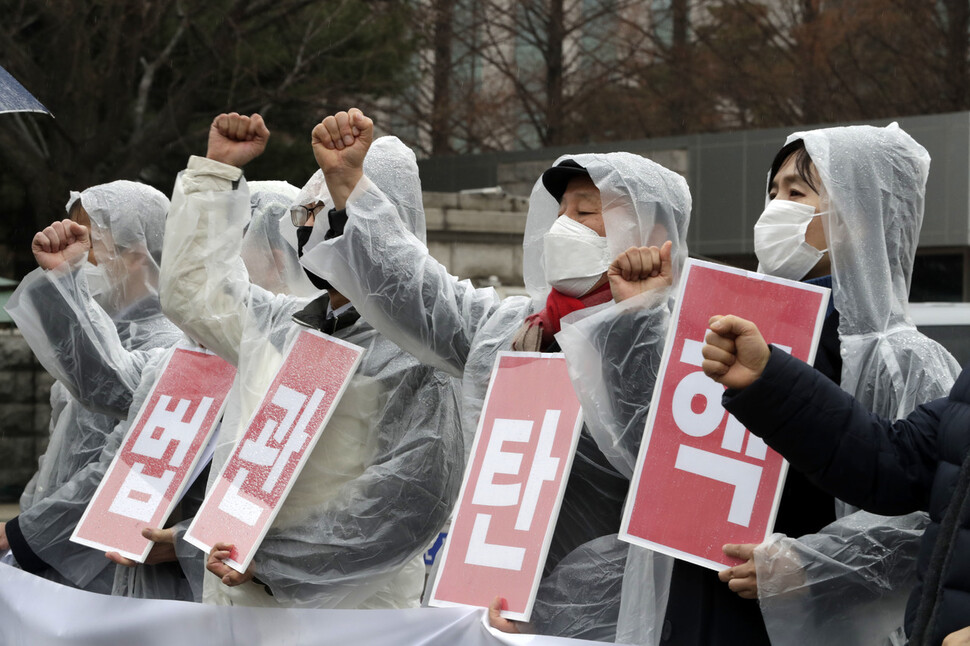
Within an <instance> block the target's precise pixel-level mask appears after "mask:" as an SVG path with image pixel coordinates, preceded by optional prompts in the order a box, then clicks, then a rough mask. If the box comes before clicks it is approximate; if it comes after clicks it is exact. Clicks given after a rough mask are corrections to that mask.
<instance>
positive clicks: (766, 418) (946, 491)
mask: <svg viewBox="0 0 970 646" xmlns="http://www.w3.org/2000/svg"><path fill="white" fill-rule="evenodd" d="M710 328H711V331H710V332H708V334H707V337H706V343H705V345H704V348H703V351H702V352H703V356H704V364H703V368H704V372H705V374H707V375H708V376H709V377H711V378H712V379H715V380H716V381H718V382H719V383H722V384H724V385H725V386H727V387H728V390H727V392H726V393H725V395H724V406H725V408H727V410H728V411H729V412H731V414H733V415H734V416H735V417H736V418H737V419H738V420H739V421H740V422H741V423H742V424H744V425H745V426H746V427H747V428H748V429H750V430H751V431H752V432H754V433H756V434H757V435H759V436H761V437H762V438H764V440H765V441H766V442H767V443H768V445H769V446H771V447H772V448H774V449H775V450H777V451H778V452H779V453H781V454H782V455H783V456H785V458H786V459H787V460H789V462H790V463H791V464H792V466H793V467H795V468H797V469H799V470H801V471H803V472H805V473H806V474H807V475H808V476H809V477H810V478H811V479H812V481H813V482H816V483H818V484H819V485H820V486H822V487H824V488H825V489H826V490H828V491H830V492H832V493H833V494H834V495H836V496H839V497H840V498H842V499H843V500H845V501H846V502H848V503H850V504H854V505H858V506H860V507H862V508H863V509H867V510H870V511H872V512H874V513H878V514H905V513H910V512H912V511H916V510H924V511H927V512H928V513H929V515H930V525H929V527H928V528H927V529H926V532H925V533H924V535H923V540H922V543H921V545H920V552H919V560H918V574H919V579H920V584H919V585H918V586H917V588H916V590H914V592H913V593H912V595H911V596H910V599H909V603H908V605H907V608H906V618H905V624H906V633H907V635H908V636H909V640H910V641H909V643H910V644H914V645H920V646H922V645H930V644H933V645H935V644H940V643H943V640H944V638H945V637H946V636H947V635H949V636H950V637H949V638H948V639H952V640H956V639H957V638H958V637H959V636H963V638H964V639H965V638H966V631H961V629H964V628H965V627H966V626H967V625H968V619H967V618H968V617H970V601H968V600H970V595H968V594H967V591H968V590H970V578H968V577H967V576H966V567H967V559H966V556H965V551H964V552H961V551H959V550H960V546H962V545H964V544H965V543H966V541H967V540H968V536H970V523H968V518H970V513H968V510H970V504H968V502H967V501H968V492H970V460H968V459H967V454H968V451H967V447H968V446H970V426H968V424H967V416H968V408H967V407H968V402H970V397H968V394H967V392H966V391H967V383H968V382H967V373H966V372H964V373H963V374H961V376H960V378H959V379H958V380H957V383H956V384H955V385H954V387H953V389H952V390H951V391H950V393H949V396H947V397H942V398H939V399H936V400H934V401H932V402H930V403H928V404H923V405H921V406H918V407H917V408H916V409H915V410H914V411H913V412H912V413H910V414H909V415H908V416H907V417H905V418H902V419H899V420H897V421H895V422H891V421H890V420H888V419H886V418H884V417H881V416H878V415H874V414H872V413H870V412H869V410H868V408H867V407H866V406H865V405H864V404H862V403H861V402H859V401H858V400H857V399H855V398H853V397H852V395H850V394H849V393H847V392H845V391H843V390H842V389H840V388H839V387H837V386H836V385H835V384H833V383H831V382H830V381H829V380H828V379H826V378H825V377H823V376H822V375H821V374H820V373H818V372H817V371H815V370H813V369H812V368H810V367H809V366H807V365H805V364H804V363H803V362H801V361H799V360H797V359H794V358H792V357H791V356H789V355H788V354H786V353H784V352H779V351H778V350H776V349H769V347H768V345H767V344H766V343H765V341H764V339H763V338H762V337H761V334H760V332H759V331H758V329H757V327H756V326H755V325H754V324H753V323H751V322H750V321H745V320H744V319H740V318H737V317H734V316H720V315H718V316H713V317H712V318H711V324H710ZM914 350H919V348H914ZM957 631H961V632H960V635H951V633H954V632H957ZM948 643H949V642H948Z"/></svg>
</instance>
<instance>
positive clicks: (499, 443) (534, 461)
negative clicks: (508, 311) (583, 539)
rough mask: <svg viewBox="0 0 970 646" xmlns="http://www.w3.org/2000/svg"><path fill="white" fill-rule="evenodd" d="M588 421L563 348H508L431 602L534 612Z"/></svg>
mask: <svg viewBox="0 0 970 646" xmlns="http://www.w3.org/2000/svg"><path fill="white" fill-rule="evenodd" d="M582 423H583V421H582V411H581V410H580V407H579V400H578V399H577V398H576V394H575V392H573V387H572V384H571V383H570V381H569V374H568V372H567V370H566V360H565V359H564V358H563V355H561V354H539V353H527V352H500V353H499V356H498V359H497V360H496V362H495V367H494V368H493V370H492V380H491V383H490V384H489V387H488V393H487V394H486V396H485V406H484V408H483V410H482V416H481V419H480V421H479V426H478V432H477V433H476V435H475V442H474V444H473V445H472V450H471V457H470V459H469V463H468V468H467V469H466V471H465V481H464V483H463V484H462V489H461V494H460V496H459V499H458V505H457V507H456V512H455V519H454V521H453V522H452V525H451V532H450V533H449V534H448V539H447V543H446V544H445V549H444V554H443V555H442V557H441V565H440V566H439V569H438V578H437V580H436V581H435V584H434V589H433V590H432V594H431V600H430V602H429V603H430V605H432V606H439V607H441V606H454V605H470V606H481V607H487V606H488V604H489V603H490V602H491V601H492V598H493V597H495V596H496V595H502V596H504V597H505V598H506V600H507V601H508V609H507V610H505V611H503V612H502V615H503V616H504V617H508V618H510V619H520V620H523V621H528V619H529V616H530V615H531V614H532V604H533V602H534V601H535V594H536V589H537V588H538V586H539V577H540V575H541V574H542V567H543V565H544V563H545V560H546V553H547V552H548V551H549V542H550V540H551V539H552V531H553V529H554V528H555V525H556V518H557V517H558V514H559V506H560V504H561V503H562V496H563V492H564V491H565V487H566V479H567V476H568V474H569V469H570V466H571V465H572V459H573V453H574V452H575V450H576V443H577V442H578V441H579V431H580V429H581V428H582Z"/></svg>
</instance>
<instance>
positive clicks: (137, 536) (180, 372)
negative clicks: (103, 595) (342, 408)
mask: <svg viewBox="0 0 970 646" xmlns="http://www.w3.org/2000/svg"><path fill="white" fill-rule="evenodd" d="M235 375H236V369H235V368H234V367H233V366H232V365H231V364H229V363H226V362H225V361H223V360H222V359H220V358H219V357H217V356H216V355H214V354H212V353H211V352H208V351H205V350H198V349H189V348H182V347H180V348H176V349H175V351H174V352H173V353H172V354H171V356H169V358H168V359H167V360H166V363H165V366H164V367H163V368H162V371H161V374H160V375H159V377H158V379H157V380H156V382H155V385H154V386H152V390H151V392H150V393H149V395H148V397H147V399H146V400H145V403H144V404H143V405H142V407H141V409H140V410H139V411H138V415H137V416H136V417H135V421H134V423H133V424H132V427H131V430H130V431H129V432H128V435H127V436H126V437H125V440H124V444H123V445H122V446H121V448H120V449H119V451H118V453H117V454H116V455H115V458H114V460H113V461H112V462H111V465H110V466H109V467H108V471H107V473H106V474H105V476H104V478H103V479H102V480H101V484H100V485H99V486H98V489H97V491H96V492H95V494H94V498H92V500H91V502H90V504H88V507H87V509H86V510H85V511H84V515H83V516H82V517H81V521H80V522H79V523H78V525H77V527H76V528H75V529H74V534H73V535H72V536H71V540H72V541H74V542H76V543H81V544H82V545H87V546H89V547H94V548H96V549H99V550H104V551H113V552H119V553H120V554H122V555H123V556H125V557H127V558H130V559H132V560H135V561H138V562H140V563H141V562H144V560H145V558H146V557H147V556H148V552H149V551H150V550H151V547H152V542H151V541H149V540H148V539H146V538H144V537H142V535H141V530H142V529H144V528H145V527H162V525H163V524H164V523H165V520H166V519H167V518H168V516H169V514H171V513H172V509H173V508H174V507H175V505H176V504H177V502H178V500H179V498H180V495H181V492H182V490H183V489H184V488H185V487H186V486H187V485H188V484H189V475H190V474H191V473H192V472H193V468H194V467H195V464H196V462H197V461H198V459H199V455H200V454H201V453H202V451H203V449H204V448H205V446H206V444H207V443H208V441H209V438H210V436H211V434H212V432H213V429H214V428H215V426H216V422H217V421H218V420H219V418H220V417H221V416H222V408H223V406H224V405H225V401H226V395H227V394H228V393H229V388H230V386H232V380H233V378H234V377H235Z"/></svg>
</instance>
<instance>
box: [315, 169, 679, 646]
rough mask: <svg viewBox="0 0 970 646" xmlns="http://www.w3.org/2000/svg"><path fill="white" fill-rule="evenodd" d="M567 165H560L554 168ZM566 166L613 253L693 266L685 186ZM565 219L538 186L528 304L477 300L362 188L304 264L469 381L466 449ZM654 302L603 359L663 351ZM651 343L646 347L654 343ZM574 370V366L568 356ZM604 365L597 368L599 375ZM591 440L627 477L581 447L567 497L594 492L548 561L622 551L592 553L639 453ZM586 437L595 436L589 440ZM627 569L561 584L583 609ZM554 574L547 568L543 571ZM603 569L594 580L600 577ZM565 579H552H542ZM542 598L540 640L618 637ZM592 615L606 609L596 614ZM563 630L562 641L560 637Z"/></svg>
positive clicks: (564, 517) (569, 514) (549, 592)
mask: <svg viewBox="0 0 970 646" xmlns="http://www.w3.org/2000/svg"><path fill="white" fill-rule="evenodd" d="M566 158H567V157H563V158H560V159H559V160H558V161H557V163H559V162H561V161H562V160H564V159H566ZM568 158H571V159H574V160H575V161H576V162H577V163H578V164H580V165H581V166H583V167H585V168H586V169H587V171H588V173H589V175H590V177H591V178H592V179H593V181H594V182H595V183H596V185H597V187H598V188H599V189H600V193H601V197H602V201H603V212H604V221H605V223H606V233H607V240H608V246H609V251H610V252H611V253H612V254H614V255H615V254H618V253H620V252H621V251H624V250H626V249H627V248H628V247H630V246H632V245H644V244H657V245H659V244H661V243H662V242H663V241H665V240H667V239H668V238H673V239H674V258H675V266H677V267H678V268H679V267H681V266H682V264H683V262H684V259H685V258H686V255H687V250H686V245H685V244H684V242H685V235H686V226H687V219H688V216H689V212H690V194H689V191H688V189H687V184H686V182H685V181H684V180H683V178H681V177H680V176H678V175H677V174H675V173H673V172H671V171H668V170H667V169H664V168H663V167H661V166H659V165H657V164H655V163H654V162H651V161H649V160H647V159H644V158H642V157H639V156H636V155H632V154H628V153H611V154H587V155H575V156H569V157H568ZM365 175H366V169H365ZM558 210H559V207H558V204H557V202H556V200H555V198H553V196H552V195H551V194H549V192H548V191H547V190H546V188H545V187H544V186H543V184H542V181H541V180H540V181H538V182H537V183H536V186H535V188H534V189H533V192H532V197H531V200H530V204H529V213H528V219H527V222H526V232H525V240H524V244H523V249H524V254H523V265H524V266H523V274H524V277H525V282H526V287H527V288H528V290H529V294H530V296H516V297H510V298H506V299H504V300H503V299H500V298H499V296H498V294H497V293H496V292H495V290H494V289H492V288H484V289H475V288H474V287H473V286H472V285H471V283H470V282H469V281H467V280H465V281H459V280H458V279H457V278H455V277H453V276H451V275H450V274H448V271H447V270H446V269H445V268H444V267H443V266H442V265H440V264H439V263H438V262H437V261H435V260H434V259H433V258H432V257H431V256H430V255H429V254H428V251H427V249H426V248H425V247H424V245H423V244H421V242H420V241H419V240H417V239H415V238H414V236H412V235H410V234H409V232H408V231H407V230H406V229H405V228H404V227H402V226H401V225H400V223H399V222H398V221H397V219H396V218H394V217H392V214H393V206H392V205H391V204H390V203H389V202H388V200H387V199H386V198H385V197H384V196H383V195H382V194H381V192H380V190H379V189H378V187H374V186H373V185H372V184H371V183H370V182H368V181H367V180H366V178H365V179H364V180H362V181H361V183H360V184H358V186H357V188H356V189H355V191H354V193H353V194H352V195H351V198H350V200H348V206H347V212H348V214H349V216H350V217H349V219H348V222H347V225H346V227H345V228H344V235H343V236H342V237H341V238H337V239H334V240H330V241H327V242H321V243H320V244H319V245H318V246H317V247H314V248H313V249H312V250H310V251H309V252H308V253H307V254H305V255H304V257H303V264H304V266H305V267H307V268H309V269H310V270H311V271H313V272H315V273H317V274H318V275H320V276H322V277H324V278H326V279H327V280H329V281H330V282H331V283H332V284H333V285H334V286H335V287H336V288H337V289H339V290H340V291H341V293H343V294H345V295H346V296H348V297H349V298H350V300H351V301H352V302H353V303H354V304H355V306H356V307H357V308H358V310H359V311H360V312H361V314H362V315H363V316H364V317H365V318H367V319H368V320H369V321H371V323H372V324H373V325H374V326H375V327H377V328H378V329H379V330H381V331H382V332H383V333H385V334H387V335H388V336H389V337H391V338H392V339H394V341H395V342H397V343H398V344H399V345H400V346H401V347H402V348H405V349H406V350H408V351H409V352H411V353H413V354H414V355H415V356H417V357H418V358H419V359H421V360H422V361H424V362H426V363H429V364H431V365H435V366H439V367H441V368H443V369H446V370H448V371H450V372H451V373H452V374H454V375H460V376H461V377H462V380H463V381H462V398H463V408H462V415H463V426H464V429H465V433H466V436H467V439H466V446H468V447H470V446H471V437H472V434H473V433H474V432H475V430H476V429H477V427H478V418H479V415H480V413H481V409H482V405H483V402H484V397H485V393H486V389H487V387H488V382H489V378H490V376H491V370H492V366H493V364H494V362H495V358H496V355H497V353H498V352H499V351H501V350H511V349H512V340H513V337H514V336H515V334H516V332H517V331H518V330H519V329H520V327H521V326H522V325H523V322H524V321H525V319H526V317H527V316H529V315H530V314H532V313H534V312H537V311H539V310H541V309H542V307H543V306H544V304H545V301H546V297H547V296H548V294H549V285H548V283H547V282H546V279H545V273H544V270H543V260H542V254H543V236H544V235H545V233H546V232H547V231H548V230H549V228H550V227H551V226H552V225H553V223H554V222H555V220H556V218H557V217H558ZM658 300H659V301H662V305H661V306H659V307H654V308H651V309H649V310H646V311H643V310H640V314H638V316H651V317H654V320H653V321H652V323H655V325H654V324H651V323H649V322H646V321H642V320H641V321H640V322H639V324H638V325H635V324H632V323H631V322H628V321H625V320H624V321H621V322H619V323H617V325H616V327H614V328H610V329H608V331H606V332H605V335H606V337H608V338H604V339H602V343H600V344H598V345H597V347H596V350H597V351H598V350H601V349H602V348H603V347H604V346H612V342H613V341H616V343H617V345H618V346H625V347H626V349H628V347H629V345H630V343H631V339H630V337H624V338H622V339H620V338H619V336H620V335H621V334H627V333H632V331H633V330H637V331H639V332H638V333H640V334H642V335H643V336H642V338H643V341H642V342H643V343H644V344H646V345H651V347H654V348H658V347H660V346H662V343H663V339H664V335H665V333H666V320H667V319H666V316H667V311H666V306H667V303H666V295H664V296H663V297H661V298H659V299H658ZM641 305H642V303H641ZM627 307H631V306H627ZM632 309H633V308H632V307H631V310H632ZM607 325H609V324H607ZM614 335H616V336H614ZM648 336H649V337H651V338H650V339H649V340H648V339H647V337H648ZM617 350H618V351H619V348H617ZM607 352H609V350H607ZM657 358H658V359H659V355H658V357H657ZM567 360H570V356H569V353H568V352H567ZM599 366H600V364H599V363H597V371H599ZM648 371H649V370H648ZM654 372H655V370H654ZM597 374H598V372H597ZM637 387H638V388H640V389H649V384H646V383H639V384H637ZM647 401H649V396H648V397H647ZM584 403H585V402H584ZM597 426H600V425H598V424H597ZM589 431H590V432H591V433H595V434H594V435H593V436H592V437H595V440H596V444H598V445H599V449H600V450H601V451H602V452H603V453H605V454H606V456H607V457H608V459H609V460H610V461H611V462H613V465H614V467H616V468H617V469H621V470H620V472H617V471H616V470H614V469H610V464H609V463H607V464H605V465H603V464H600V463H597V461H596V459H595V458H593V457H587V456H586V454H585V453H584V450H583V446H584V439H583V438H581V439H580V449H579V450H578V452H577V455H576V458H575V460H574V463H573V471H572V473H571V474H570V485H569V486H573V482H574V480H575V481H576V483H577V485H581V486H584V487H585V489H586V490H588V491H589V495H588V498H587V503H588V504H587V505H585V506H582V505H577V506H576V507H575V508H571V507H570V505H569V504H568V498H569V494H568V487H567V501H565V502H564V504H563V507H562V510H561V511H560V516H559V521H558V524H557V527H556V532H555V534H556V536H555V537H554V538H553V546H552V548H551V550H550V560H552V558H553V553H554V551H555V550H556V545H557V544H560V545H562V546H564V549H563V550H561V551H564V550H565V549H574V548H577V547H579V546H580V545H581V544H582V543H584V542H586V541H590V542H589V543H588V544H587V546H586V547H590V546H595V547H599V548H602V549H604V550H606V549H607V548H609V549H611V550H612V549H613V548H615V545H613V544H612V543H611V542H610V541H609V540H606V541H605V542H604V541H600V542H596V541H595V540H593V539H597V538H598V537H599V538H601V537H603V536H609V535H611V534H615V532H616V531H617V530H618V521H614V520H611V519H610V518H608V517H602V518H601V517H600V514H601V513H602V510H603V509H606V508H608V507H609V506H611V505H613V504H615V505H617V506H619V505H621V504H622V500H623V498H624V497H625V495H626V487H627V486H628V482H627V480H626V478H627V477H628V474H626V473H624V472H623V471H622V460H621V459H619V456H620V455H622V454H623V453H624V451H632V454H633V455H634V456H635V455H636V448H635V446H634V445H636V444H638V439H634V438H632V437H627V436H626V433H619V434H620V435H622V436H623V439H622V440H621V441H620V442H619V443H620V444H622V443H626V444H628V445H629V446H628V447H627V448H626V449H624V448H617V446H616V445H617V444H618V442H617V441H616V440H614V439H608V435H607V432H604V433H602V434H599V433H598V432H597V431H594V429H593V428H592V426H591V427H590V428H589ZM584 436H585V437H589V435H587V434H586V433H584ZM590 442H592V440H590ZM615 483H621V487H620V489H622V492H617V491H616V484H615ZM609 485H613V486H612V487H611V486H609ZM601 486H602V487H603V488H602V489H601V488H600V487H601ZM607 500H611V503H610V505H606V504H603V503H604V502H606V501H607ZM607 525H609V527H606V526H607ZM590 534H592V536H590ZM581 537H585V540H583V538H581ZM584 549H585V548H584ZM621 551H622V550H621ZM611 554H612V552H611ZM612 555H613V556H615V554H612ZM560 556H561V557H562V556H565V557H564V558H562V561H561V564H563V565H569V566H573V567H575V566H577V565H578V564H577V563H574V562H573V561H572V560H571V559H569V556H568V555H562V554H560ZM606 561H609V562H610V563H612V564H613V566H612V568H611V571H612V577H607V576H603V573H602V564H603V563H604V562H606ZM621 561H622V560H620V561H618V560H617V559H616V558H609V559H607V558H606V557H604V559H602V560H599V559H594V560H587V561H586V563H587V564H588V566H589V567H590V568H591V569H590V570H589V571H587V572H586V573H585V574H584V573H583V572H577V571H574V572H571V573H570V574H569V575H568V576H561V578H559V579H558V580H559V581H561V582H562V583H563V584H564V585H566V584H567V582H572V585H575V583H576V582H577V581H586V582H587V583H588V585H589V586H591V588H589V589H584V590H582V591H581V592H580V591H579V590H577V589H576V588H575V587H573V588H572V598H573V599H575V598H576V596H577V595H580V594H581V595H582V596H583V597H584V598H586V597H589V598H594V597H596V596H597V593H596V591H595V590H593V589H592V588H598V589H600V590H602V589H605V588H608V587H611V586H615V585H616V584H617V583H618V582H619V580H620V577H621V576H622V572H623V568H622V562H621ZM549 565H550V564H549V562H547V570H548V569H549ZM580 567H581V566H580ZM597 568H598V569H599V570H598V573H597V572H594V571H593V570H594V569H597ZM558 576H560V575H557V573H556V572H555V570H553V572H552V573H551V577H549V579H547V580H551V579H553V577H558ZM541 589H542V593H541V597H540V598H539V599H538V600H537V602H536V609H535V612H534V613H533V622H534V623H535V625H536V628H537V629H538V630H539V631H540V632H551V633H554V634H563V635H565V636H573V635H580V634H596V635H598V637H600V638H602V637H604V636H608V635H609V634H610V633H611V630H612V629H613V626H611V625H609V624H610V623H611V622H612V623H613V624H615V621H616V619H615V617H616V610H615V608H613V609H609V608H606V609H602V612H600V611H596V612H591V611H589V610H587V609H586V608H585V607H583V604H577V603H575V602H570V601H568V599H569V597H570V594H568V593H569V592H570V590H565V589H560V590H558V591H557V590H555V589H552V588H550V587H549V585H545V587H544V588H541ZM495 592H496V594H500V593H501V591H498V590H497V591H495ZM555 598H559V599H560V600H563V601H564V603H563V604H556V603H555V602H554V601H552V600H553V599H555ZM617 601H618V600H617ZM596 607H598V608H600V606H599V605H597V606H596ZM570 613H572V616H571V617H570V616H569V615H570ZM560 630H562V631H563V632H558V631H560Z"/></svg>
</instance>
